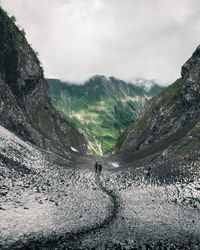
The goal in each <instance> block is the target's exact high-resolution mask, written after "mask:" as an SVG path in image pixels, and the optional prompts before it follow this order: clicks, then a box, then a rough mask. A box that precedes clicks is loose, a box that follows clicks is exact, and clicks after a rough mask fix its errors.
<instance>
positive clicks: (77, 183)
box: [0, 127, 200, 249]
mask: <svg viewBox="0 0 200 250" xmlns="http://www.w3.org/2000/svg"><path fill="white" fill-rule="evenodd" d="M74 155H75V156H74V159H76V153H74ZM188 157H189V156H188ZM95 160H96V159H95V158H94V157H82V158H77V159H76V160H73V156H72V158H70V156H68V158H67V157H66V158H65V159H64V158H59V157H58V156H55V155H53V154H51V153H49V152H41V151H39V150H38V149H37V148H35V147H33V146H32V145H30V144H28V143H26V142H23V141H21V140H20V139H19V138H17V137H16V136H14V135H13V134H12V133H10V132H8V131H7V130H5V129H4V128H2V127H0V249H200V220H199V216H200V179H199V177H200V159H199V152H197V153H196V155H195V157H193V158H192V159H186V158H184V159H182V161H181V160H180V161H177V162H176V161H175V160H174V161H173V162H169V161H167V160H165V161H163V162H162V161H161V160H160V161H157V163H155V164H153V163H151V166H150V165H149V164H146V165H142V164H141V162H135V163H134V165H133V166H130V165H129V166H126V167H122V166H121V165H120V164H119V163H118V164H117V163H116V162H114V160H113V159H112V158H109V157H107V158H106V157H104V158H99V160H101V161H102V162H103V172H102V174H101V175H100V176H98V175H96V174H95V172H94V163H95ZM164 170H165V171H164ZM166 172H167V176H164V174H163V173H166Z"/></svg>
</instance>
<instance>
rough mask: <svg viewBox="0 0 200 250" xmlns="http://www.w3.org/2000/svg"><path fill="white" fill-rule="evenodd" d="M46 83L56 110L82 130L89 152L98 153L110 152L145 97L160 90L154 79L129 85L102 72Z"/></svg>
mask: <svg viewBox="0 0 200 250" xmlns="http://www.w3.org/2000/svg"><path fill="white" fill-rule="evenodd" d="M146 81H147V80H146ZM48 82H49V85H50V92H51V96H52V100H53V103H54V105H55V107H56V108H57V110H58V111H59V112H60V113H61V114H62V115H63V116H64V117H65V118H66V119H68V120H70V121H71V122H73V124H74V125H75V126H76V127H77V128H78V129H80V130H81V131H83V133H84V135H85V137H86V138H87V141H88V152H89V153H94V154H100V155H101V154H108V153H110V152H112V150H113V149H114V148H115V144H116V140H117V137H118V136H119V134H120V130H122V129H123V128H124V127H126V126H128V125H130V124H132V123H133V121H134V120H135V119H136V117H137V116H138V114H139V112H140V110H141V109H142V107H143V105H144V103H145V102H146V100H148V99H150V98H151V97H153V96H155V95H156V94H158V93H159V92H160V91H161V90H162V89H163V88H162V87H160V86H159V85H158V84H157V83H155V82H153V81H148V84H149V85H151V87H150V88H149V89H147V88H145V84H147V83H144V82H145V79H137V81H136V82H135V84H128V83H126V82H124V81H122V80H119V79H116V78H115V77H106V76H103V75H95V76H93V77H91V78H90V79H89V80H87V81H86V82H84V83H83V84H82V85H77V84H70V83H67V82H61V81H60V80H57V79H48ZM139 83H140V85H139ZM142 83H143V85H142Z"/></svg>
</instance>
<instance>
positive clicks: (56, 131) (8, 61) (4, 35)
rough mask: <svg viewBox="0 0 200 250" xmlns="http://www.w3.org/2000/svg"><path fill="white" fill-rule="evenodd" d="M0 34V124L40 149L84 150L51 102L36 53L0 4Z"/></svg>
mask: <svg viewBox="0 0 200 250" xmlns="http://www.w3.org/2000/svg"><path fill="white" fill-rule="evenodd" d="M0 38H1V39H0V125H2V126H3V127H5V128H6V129H8V130H10V131H12V132H14V133H15V134H16V135H17V136H19V137H20V138H22V139H23V140H25V141H29V142H31V143H33V144H35V145H37V146H39V147H41V148H43V149H47V150H52V151H56V152H64V151H68V152H70V150H71V146H73V147H75V148H76V149H77V150H79V151H80V152H82V153H84V152H85V148H86V142H85V140H84V137H83V136H82V135H80V134H79V133H78V132H77V131H76V130H75V129H74V128H73V127H72V126H71V125H70V124H69V123H67V122H66V121H65V120H64V119H63V118H61V117H60V116H59V115H58V114H57V111H56V110H55V109H54V107H53V106H52V104H51V99H50V96H49V92H48V84H47V82H46V80H45V79H44V76H43V69H42V67H41V66H40V62H39V60H38V58H37V54H36V53H35V52H34V50H33V49H32V48H31V47H30V45H29V44H28V42H27V41H26V38H25V34H24V32H23V31H21V30H20V29H19V28H18V27H17V26H16V25H15V23H14V19H13V18H9V17H8V15H7V13H6V12H5V11H4V10H2V9H1V8H0Z"/></svg>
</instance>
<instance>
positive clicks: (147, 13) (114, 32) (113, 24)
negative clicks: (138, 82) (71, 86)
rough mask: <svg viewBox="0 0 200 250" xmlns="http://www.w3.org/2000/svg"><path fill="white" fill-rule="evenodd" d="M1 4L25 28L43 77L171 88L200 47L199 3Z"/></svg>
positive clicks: (88, 0) (86, 0) (54, 0)
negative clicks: (145, 81) (98, 78)
mask: <svg viewBox="0 0 200 250" xmlns="http://www.w3.org/2000/svg"><path fill="white" fill-rule="evenodd" d="M1 2H2V5H3V6H4V7H5V8H6V10H8V12H9V13H10V14H11V15H15V16H16V18H17V20H18V23H19V24H20V25H21V26H22V27H24V28H25V31H26V34H27V38H28V41H29V42H30V43H31V44H32V45H33V48H34V49H36V50H37V51H38V52H39V54H40V59H41V61H42V64H43V66H44V69H45V73H46V76H47V77H57V78H60V79H65V80H70V81H73V82H81V81H84V80H86V79H87V78H89V77H90V76H91V75H94V74H105V75H113V76H115V77H118V78H121V79H123V80H127V81H129V80H133V79H134V78H137V77H144V78H149V79H152V78H153V79H157V80H158V81H161V82H165V83H171V82H172V81H174V80H175V79H176V78H178V77H179V76H180V69H181V66H182V64H183V63H184V62H185V61H186V60H187V59H188V58H189V57H190V55H191V53H192V52H193V50H194V49H195V47H197V45H198V43H199V37H200V29H199V24H200V16H199V13H200V2H199V0H162V1H161V0H124V1H121V0H51V1H49V0H42V1H41V0H28V1H27V0H15V1H13V0H2V1H1Z"/></svg>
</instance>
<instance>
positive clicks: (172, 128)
mask: <svg viewBox="0 0 200 250" xmlns="http://www.w3.org/2000/svg"><path fill="white" fill-rule="evenodd" d="M118 145H119V148H120V151H124V152H125V151H126V153H124V154H123V153H121V155H123V156H124V157H125V158H127V157H128V158H129V160H130V159H132V158H134V157H136V154H137V152H138V151H140V152H142V151H143V152H144V153H143V154H141V153H140V154H141V157H145V156H146V155H147V154H152V153H154V152H157V151H161V152H162V151H163V152H164V151H165V153H170V152H171V153H172V152H173V153H177V152H179V153H180V152H183V151H184V150H193V149H195V148H198V147H199V145H200V46H198V47H197V49H196V50H195V52H194V53H193V55H192V57H191V58H190V59H189V60H188V61H187V62H186V63H185V64H184V65H183V67H182V71H181V78H180V79H178V80H177V81H175V82H174V83H173V84H172V85H170V86H169V87H168V88H166V89H164V90H163V91H162V92H161V93H160V94H158V95H157V96H156V97H154V98H152V99H151V100H150V101H149V102H147V104H146V105H145V107H144V109H143V111H142V112H141V114H140V117H139V119H138V120H137V121H136V122H135V124H133V125H132V126H131V128H130V129H129V130H128V131H126V132H125V133H124V134H122V135H121V137H120V139H119V141H118ZM145 152H146V153H145ZM165 153H164V154H165Z"/></svg>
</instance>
